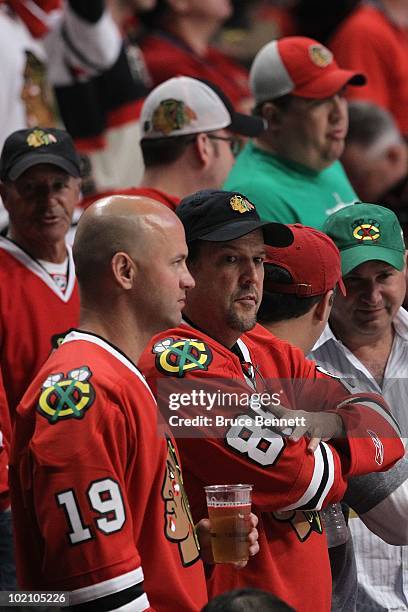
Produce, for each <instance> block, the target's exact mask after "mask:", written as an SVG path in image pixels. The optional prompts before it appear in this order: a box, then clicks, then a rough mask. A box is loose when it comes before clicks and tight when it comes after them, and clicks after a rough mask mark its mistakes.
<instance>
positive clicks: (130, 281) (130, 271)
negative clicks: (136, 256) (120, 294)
mask: <svg viewBox="0 0 408 612" xmlns="http://www.w3.org/2000/svg"><path fill="white" fill-rule="evenodd" d="M111 270H112V274H113V277H114V279H115V282H116V284H117V285H118V286H119V287H120V288H122V289H124V290H126V291H128V290H129V289H131V288H132V287H133V285H134V282H135V279H136V275H137V264H136V262H135V261H134V260H133V259H132V258H131V257H130V255H128V253H125V252H123V251H119V252H118V253H115V254H114V256H113V257H112V260H111Z"/></svg>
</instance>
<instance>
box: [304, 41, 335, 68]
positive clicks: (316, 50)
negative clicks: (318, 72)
mask: <svg viewBox="0 0 408 612" xmlns="http://www.w3.org/2000/svg"><path fill="white" fill-rule="evenodd" d="M309 56H310V59H311V60H312V62H313V63H314V65H315V66H319V68H326V66H328V65H329V64H331V63H332V61H333V53H332V52H331V51H329V49H327V48H326V47H323V45H310V47H309Z"/></svg>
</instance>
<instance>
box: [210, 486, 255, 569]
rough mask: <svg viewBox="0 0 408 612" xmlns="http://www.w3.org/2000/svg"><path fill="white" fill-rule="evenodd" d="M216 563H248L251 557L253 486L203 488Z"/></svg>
mask: <svg viewBox="0 0 408 612" xmlns="http://www.w3.org/2000/svg"><path fill="white" fill-rule="evenodd" d="M204 489H205V493H206V497H207V508H208V518H209V519H210V524H211V526H210V530H211V546H212V552H213V557H214V562H215V563H236V562H238V561H246V560H247V559H248V556H249V542H248V534H249V532H250V530H251V524H250V514H251V491H252V485H248V484H232V485H212V486H209V487H204Z"/></svg>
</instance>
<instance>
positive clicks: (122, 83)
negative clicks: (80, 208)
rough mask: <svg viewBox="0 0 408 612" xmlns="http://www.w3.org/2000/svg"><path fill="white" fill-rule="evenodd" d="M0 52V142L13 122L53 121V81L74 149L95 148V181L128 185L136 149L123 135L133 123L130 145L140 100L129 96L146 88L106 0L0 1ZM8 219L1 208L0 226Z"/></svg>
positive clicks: (137, 158)
mask: <svg viewBox="0 0 408 612" xmlns="http://www.w3.org/2000/svg"><path fill="white" fill-rule="evenodd" d="M0 55H1V58H2V61H1V66H0V74H1V76H2V77H3V83H4V84H5V86H4V87H3V88H2V92H1V94H0V105H1V106H0V110H1V117H2V119H0V147H1V146H2V145H3V142H4V139H5V138H6V137H7V135H8V134H10V133H11V132H13V131H14V130H16V129H19V128H24V127H26V126H28V127H30V126H37V125H40V126H48V127H49V126H51V125H54V118H53V104H52V99H50V91H51V89H50V84H52V85H53V86H54V87H55V92H56V97H57V100H58V104H59V110H60V113H61V116H62V120H63V122H64V123H65V125H66V127H67V130H68V131H69V132H70V133H71V135H72V136H73V138H74V139H75V140H76V142H77V143H78V145H79V149H80V150H81V151H83V152H86V153H91V152H92V151H95V154H94V155H93V156H92V155H91V157H92V164H91V165H90V164H88V166H89V173H92V172H93V174H94V176H93V179H94V181H95V182H96V184H97V186H99V187H100V188H101V187H103V186H105V185H112V184H113V185H115V186H117V185H122V184H127V185H129V184H132V182H133V181H134V180H135V178H134V177H135V172H137V169H138V168H140V170H139V176H141V173H142V168H143V164H142V162H141V156H140V152H139V150H138V148H137V147H135V146H132V149H131V151H132V154H131V155H130V154H129V152H128V151H127V150H126V143H127V141H126V137H129V136H128V134H129V127H130V126H135V127H134V128H133V132H131V134H130V136H131V142H132V145H133V143H134V141H135V140H137V138H138V124H137V121H136V120H137V118H138V116H139V113H140V105H139V106H137V105H135V100H137V99H139V98H140V97H141V96H144V95H145V93H146V91H147V88H146V87H145V85H144V84H142V85H140V83H139V81H137V79H135V78H133V76H132V74H131V73H130V68H129V65H128V60H127V57H126V55H125V52H124V48H123V46H122V38H121V34H120V32H119V30H118V28H117V26H116V25H115V23H114V22H113V20H112V18H111V16H110V14H109V13H108V11H106V10H105V0H89V1H88V2H86V3H85V2H81V1H80V0H67V1H66V2H65V4H64V5H62V1H60V0H35V1H33V2H27V1H24V0H7V2H5V3H0ZM113 127H114V128H115V129H113ZM130 131H131V130H130ZM118 132H119V136H118V135H117V133H118ZM123 150H125V154H124V153H123ZM96 151H97V152H96ZM130 166H131V167H132V170H131V171H132V180H129V167H130ZM126 176H127V178H128V182H126ZM6 224H7V215H5V214H3V215H1V216H0V225H1V226H4V225H6Z"/></svg>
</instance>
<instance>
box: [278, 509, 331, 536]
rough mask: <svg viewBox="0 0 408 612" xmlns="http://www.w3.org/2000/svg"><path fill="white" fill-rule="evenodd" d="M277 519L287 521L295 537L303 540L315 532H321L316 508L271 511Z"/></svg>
mask: <svg viewBox="0 0 408 612" xmlns="http://www.w3.org/2000/svg"><path fill="white" fill-rule="evenodd" d="M272 516H273V518H274V519H276V520H277V521H281V522H284V523H289V524H290V526H291V527H292V529H293V530H294V532H295V533H296V536H297V538H298V539H299V540H300V541H301V542H304V541H305V540H307V539H308V538H309V537H310V535H311V534H312V533H313V532H315V533H318V534H319V535H321V534H322V533H323V526H322V519H321V518H320V514H319V512H317V511H316V510H288V511H284V512H272Z"/></svg>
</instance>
